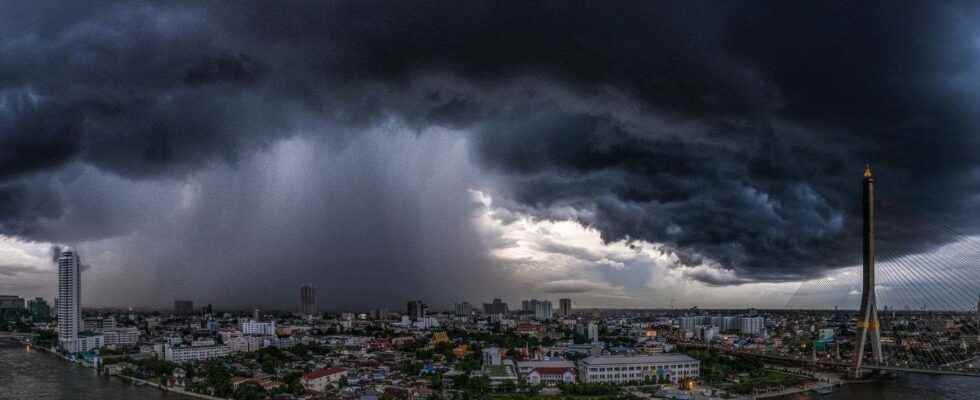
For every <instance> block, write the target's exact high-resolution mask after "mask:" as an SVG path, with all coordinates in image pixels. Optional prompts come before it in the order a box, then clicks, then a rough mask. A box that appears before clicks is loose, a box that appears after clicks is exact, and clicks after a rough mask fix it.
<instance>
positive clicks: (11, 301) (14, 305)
mask: <svg viewBox="0 0 980 400" xmlns="http://www.w3.org/2000/svg"><path fill="white" fill-rule="evenodd" d="M22 313H24V299H23V298H21V297H18V296H5V295H0V321H4V320H8V319H9V320H14V319H17V318H20V316H21V314H22Z"/></svg>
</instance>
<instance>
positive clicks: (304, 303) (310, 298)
mask: <svg viewBox="0 0 980 400" xmlns="http://www.w3.org/2000/svg"><path fill="white" fill-rule="evenodd" d="M299 305H300V310H299V312H300V313H302V314H304V315H316V314H317V313H319V309H318V307H317V298H316V288H315V287H313V285H303V286H300V288H299Z"/></svg>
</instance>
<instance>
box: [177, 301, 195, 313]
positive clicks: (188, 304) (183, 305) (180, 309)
mask: <svg viewBox="0 0 980 400" xmlns="http://www.w3.org/2000/svg"><path fill="white" fill-rule="evenodd" d="M193 313H194V302H193V301H190V300H175V301H174V314H176V315H191V314H193Z"/></svg>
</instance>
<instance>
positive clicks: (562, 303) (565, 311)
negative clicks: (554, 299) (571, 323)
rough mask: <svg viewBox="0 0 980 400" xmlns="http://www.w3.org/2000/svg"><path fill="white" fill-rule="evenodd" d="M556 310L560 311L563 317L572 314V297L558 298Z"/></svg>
mask: <svg viewBox="0 0 980 400" xmlns="http://www.w3.org/2000/svg"><path fill="white" fill-rule="evenodd" d="M558 310H559V312H561V315H562V316H563V317H567V316H569V315H571V314H572V299H559V300H558Z"/></svg>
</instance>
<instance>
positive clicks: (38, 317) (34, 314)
mask: <svg viewBox="0 0 980 400" xmlns="http://www.w3.org/2000/svg"><path fill="white" fill-rule="evenodd" d="M27 309H28V310H29V311H30V313H31V318H32V319H33V320H34V322H46V321H48V320H50V319H51V306H49V305H48V302H47V301H46V300H44V298H42V297H36V298H34V300H30V301H28V302H27Z"/></svg>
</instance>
